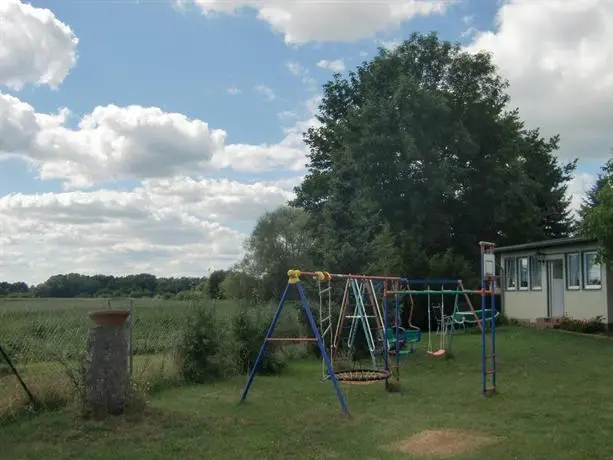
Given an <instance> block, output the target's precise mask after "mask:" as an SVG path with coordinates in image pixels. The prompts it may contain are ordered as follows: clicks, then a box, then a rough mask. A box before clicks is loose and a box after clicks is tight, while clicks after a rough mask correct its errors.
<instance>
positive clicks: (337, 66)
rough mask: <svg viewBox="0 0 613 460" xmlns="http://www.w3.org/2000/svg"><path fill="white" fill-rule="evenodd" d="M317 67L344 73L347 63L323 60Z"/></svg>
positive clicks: (340, 60)
mask: <svg viewBox="0 0 613 460" xmlns="http://www.w3.org/2000/svg"><path fill="white" fill-rule="evenodd" d="M317 67H319V68H320V69H328V70H331V71H332V72H344V71H345V68H346V67H345V61H343V60H342V59H334V60H333V61H328V60H326V59H322V60H321V61H319V62H318V63H317Z"/></svg>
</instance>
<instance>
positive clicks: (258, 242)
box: [240, 206, 314, 299]
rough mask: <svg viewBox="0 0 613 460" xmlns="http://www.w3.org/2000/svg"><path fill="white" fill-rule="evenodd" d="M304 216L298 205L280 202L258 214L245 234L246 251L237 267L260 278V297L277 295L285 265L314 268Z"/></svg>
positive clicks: (304, 268)
mask: <svg viewBox="0 0 613 460" xmlns="http://www.w3.org/2000/svg"><path fill="white" fill-rule="evenodd" d="M307 219H308V216H307V215H306V213H305V212H304V211H302V210H301V209H295V208H290V207H288V206H282V207H280V208H278V209H276V210H274V211H271V212H267V213H265V214H264V215H263V216H261V217H260V218H259V219H258V221H257V223H256V225H255V228H254V229H253V231H252V233H251V235H250V236H249V238H247V240H246V242H245V250H246V255H245V258H244V260H243V261H242V263H241V265H240V267H241V270H243V271H245V273H248V274H249V275H250V276H251V277H253V278H256V279H260V280H261V281H260V286H261V296H262V297H263V298H264V299H271V298H276V297H278V296H279V295H280V293H281V290H282V289H283V288H284V287H285V285H286V284H287V271H288V270H289V269H291V268H297V269H302V270H313V269H314V268H313V265H312V252H313V246H314V240H313V238H312V237H311V234H310V233H309V231H308V228H307Z"/></svg>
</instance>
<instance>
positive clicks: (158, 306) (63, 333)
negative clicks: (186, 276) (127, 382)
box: [0, 299, 224, 363]
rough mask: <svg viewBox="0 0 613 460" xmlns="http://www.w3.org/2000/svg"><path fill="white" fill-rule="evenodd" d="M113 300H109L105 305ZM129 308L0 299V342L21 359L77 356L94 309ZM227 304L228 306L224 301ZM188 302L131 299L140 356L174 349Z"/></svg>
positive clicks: (116, 303)
mask: <svg viewBox="0 0 613 460" xmlns="http://www.w3.org/2000/svg"><path fill="white" fill-rule="evenodd" d="M107 302H110V304H107ZM109 305H110V307H111V308H129V301H128V300H111V301H107V300H106V299H0V344H2V345H3V346H4V347H5V348H6V349H7V350H8V351H9V352H10V354H11V357H12V359H14V360H15V361H16V362H20V363H32V362H44V361H48V360H49V358H50V356H49V355H50V354H51V355H53V354H56V353H58V352H61V353H62V354H63V355H64V356H65V357H67V358H71V357H73V356H79V355H80V354H81V353H82V352H83V349H84V346H85V340H86V338H87V331H88V329H89V327H91V325H92V322H91V320H90V318H89V313H90V312H92V311H94V310H100V309H106V308H108V306H109ZM221 307H224V305H221ZM190 308H191V304H190V302H181V301H173V300H158V299H138V300H135V301H134V303H133V309H134V322H133V324H132V331H133V350H134V353H135V354H137V355H141V354H155V353H161V352H165V351H167V350H170V349H173V347H174V346H175V345H176V342H177V340H178V339H179V337H180V335H179V334H178V333H179V332H180V331H181V329H182V328H183V327H184V325H185V322H186V321H187V315H188V314H189V312H190Z"/></svg>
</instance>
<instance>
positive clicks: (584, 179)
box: [567, 172, 596, 213]
mask: <svg viewBox="0 0 613 460" xmlns="http://www.w3.org/2000/svg"><path fill="white" fill-rule="evenodd" d="M595 183H596V175H595V174H590V173H586V172H579V173H577V174H575V177H573V179H572V180H571V181H570V183H569V184H568V190H567V195H568V197H569V198H570V209H571V211H572V212H573V213H576V212H577V211H578V210H579V208H581V204H583V199H584V198H585V195H586V193H587V192H588V191H589V190H590V189H591V188H592V186H593V185H594V184H595Z"/></svg>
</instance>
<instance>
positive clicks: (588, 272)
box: [583, 252, 602, 286]
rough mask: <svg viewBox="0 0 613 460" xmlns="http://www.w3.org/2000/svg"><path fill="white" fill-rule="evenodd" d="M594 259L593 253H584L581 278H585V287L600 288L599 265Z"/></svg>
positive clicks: (594, 254)
mask: <svg viewBox="0 0 613 460" xmlns="http://www.w3.org/2000/svg"><path fill="white" fill-rule="evenodd" d="M596 257H597V255H596V253H595V252H586V253H585V254H584V255H583V258H584V259H583V260H584V266H583V276H584V277H585V279H584V283H585V285H586V286H600V285H601V283H602V280H601V271H600V263H597V262H596Z"/></svg>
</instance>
